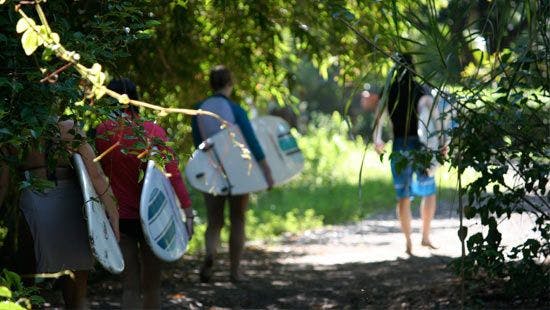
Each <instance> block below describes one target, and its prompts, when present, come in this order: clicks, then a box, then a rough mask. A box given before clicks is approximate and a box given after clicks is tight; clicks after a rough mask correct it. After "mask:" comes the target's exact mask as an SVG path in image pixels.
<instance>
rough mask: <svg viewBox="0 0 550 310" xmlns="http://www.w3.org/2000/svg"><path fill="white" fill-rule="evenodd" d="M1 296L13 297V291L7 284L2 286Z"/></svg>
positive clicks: (0, 288) (0, 289) (0, 287)
mask: <svg viewBox="0 0 550 310" xmlns="http://www.w3.org/2000/svg"><path fill="white" fill-rule="evenodd" d="M0 297H6V298H11V291H10V289H9V288H7V287H5V286H0Z"/></svg>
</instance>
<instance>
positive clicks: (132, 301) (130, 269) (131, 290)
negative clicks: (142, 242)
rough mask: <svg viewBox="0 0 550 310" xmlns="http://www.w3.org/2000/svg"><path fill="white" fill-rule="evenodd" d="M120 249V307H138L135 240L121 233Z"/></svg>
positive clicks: (139, 300)
mask: <svg viewBox="0 0 550 310" xmlns="http://www.w3.org/2000/svg"><path fill="white" fill-rule="evenodd" d="M119 245H120V250H121V251H122V255H123V256H124V271H123V272H122V309H140V308H141V304H142V303H141V292H140V287H139V286H140V273H141V272H140V266H139V258H138V244H137V240H136V239H134V238H132V237H130V236H128V235H125V234H122V235H121V236H120V242H119Z"/></svg>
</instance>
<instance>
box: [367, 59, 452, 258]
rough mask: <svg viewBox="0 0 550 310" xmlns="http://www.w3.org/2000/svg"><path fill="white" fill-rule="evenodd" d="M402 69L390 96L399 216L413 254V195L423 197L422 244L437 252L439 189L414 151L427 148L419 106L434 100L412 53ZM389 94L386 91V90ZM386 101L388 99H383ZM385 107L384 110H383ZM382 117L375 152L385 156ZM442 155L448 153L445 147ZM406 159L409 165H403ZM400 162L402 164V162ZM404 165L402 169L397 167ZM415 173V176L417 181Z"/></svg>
mask: <svg viewBox="0 0 550 310" xmlns="http://www.w3.org/2000/svg"><path fill="white" fill-rule="evenodd" d="M399 61H400V64H399V65H400V67H399V69H398V70H397V74H396V77H395V80H394V81H393V82H392V83H391V85H390V88H389V90H387V91H388V92H389V93H388V101H387V112H388V114H389V117H390V120H391V122H392V125H393V136H394V140H393V147H392V155H391V156H390V164H391V172H392V177H393V184H394V188H395V191H396V194H397V198H398V203H397V215H398V217H399V221H400V224H401V229H402V231H403V233H404V234H405V240H406V253H407V254H409V255H412V242H411V218H412V215H411V208H410V204H411V196H420V197H422V202H421V217H422V242H421V244H422V245H423V246H426V247H429V248H431V249H435V248H436V247H435V246H434V245H433V244H432V242H431V240H430V225H431V221H432V219H433V217H434V215H435V210H436V196H435V191H436V186H435V179H434V177H433V174H429V173H428V169H424V170H421V169H415V168H413V166H415V165H413V162H412V158H411V156H410V153H411V151H414V150H419V149H421V148H423V146H422V144H421V142H420V140H419V137H418V113H417V111H418V104H419V102H426V101H433V98H432V97H431V95H429V94H425V93H424V91H423V88H422V86H421V85H420V84H419V83H417V82H416V81H415V80H414V79H413V73H412V72H411V71H410V70H409V69H412V70H414V67H413V62H412V56H411V55H410V54H404V55H399ZM384 91H386V90H384ZM381 97H382V98H383V97H384V96H381ZM380 108H381V107H380ZM381 119H382V118H380V119H379V120H378V122H377V123H376V125H375V130H374V132H373V141H374V145H375V150H376V152H378V153H379V154H382V153H384V147H385V144H384V141H382V138H381V136H382V135H381V131H382V122H381ZM441 151H442V153H445V152H446V148H443V149H442V150H441ZM402 160H405V161H406V162H405V163H404V165H403V163H402ZM398 162H399V163H398ZM398 165H399V166H403V169H398V168H397V166H398ZM413 174H415V177H414V178H413Z"/></svg>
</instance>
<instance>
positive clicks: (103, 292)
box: [89, 249, 459, 309]
mask: <svg viewBox="0 0 550 310" xmlns="http://www.w3.org/2000/svg"><path fill="white" fill-rule="evenodd" d="M285 256H288V254H286V253H273V252H265V251H262V250H259V249H248V250H247V252H246V254H245V257H244V261H243V267H244V269H245V270H246V274H247V276H248V281H246V282H243V283H239V284H237V285H235V284H233V283H231V282H229V281H228V278H229V274H228V273H227V272H226V269H227V266H228V261H227V255H226V254H222V255H221V257H220V261H219V264H218V268H216V269H215V273H214V276H213V279H212V283H209V284H203V283H199V279H198V268H199V266H200V262H199V261H198V260H197V259H195V258H193V259H186V260H184V261H183V262H181V263H179V264H178V265H175V264H172V265H167V266H166V268H165V272H164V279H165V280H164V282H163V288H162V294H163V308H171V309H181V308H190V309H201V308H211V307H221V308H244V309H250V308H255V309H258V308H261V309H266V308H267V309H270V308H271V309H304V308H307V309H331V308H333V309H343V308H344V309H345V308H349V309H358V308H368V307H374V308H403V307H412V308H415V309H418V308H438V307H440V308H447V307H449V308H454V307H458V306H459V304H458V303H457V302H458V300H459V298H458V295H457V294H458V293H457V292H458V290H456V288H457V285H458V284H457V283H458V281H457V280H456V278H454V277H453V275H452V274H451V273H450V272H449V271H448V270H447V269H446V266H447V264H448V263H449V262H450V260H451V259H450V258H449V257H441V256H432V257H428V258H426V257H413V258H410V259H406V260H395V261H386V262H376V263H363V264H362V263H349V264H339V265H332V266H328V265H321V266H319V265H308V264H282V263H278V261H280V260H283V259H284V258H285ZM101 278H102V279H101ZM90 282H91V283H90V284H91V286H90V294H89V295H90V301H91V302H90V304H91V307H92V308H95V309H106V308H111V309H113V308H115V309H116V308H119V307H120V296H121V293H122V292H121V285H120V283H119V280H118V278H117V277H114V276H111V275H108V274H102V275H98V278H96V279H91V281H90ZM455 292H456V293H455Z"/></svg>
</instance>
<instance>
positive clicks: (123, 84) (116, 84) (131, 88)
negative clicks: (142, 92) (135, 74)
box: [107, 78, 139, 113]
mask: <svg viewBox="0 0 550 310" xmlns="http://www.w3.org/2000/svg"><path fill="white" fill-rule="evenodd" d="M107 88H108V89H110V90H112V91H116V92H117V93H119V94H126V95H128V98H130V99H132V100H139V95H138V92H137V88H136V84H134V82H132V81H131V80H130V79H127V78H120V79H114V80H112V81H111V82H110V83H109V85H107ZM129 109H130V110H131V111H132V112H134V113H139V108H138V107H136V106H133V105H130V106H129Z"/></svg>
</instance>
